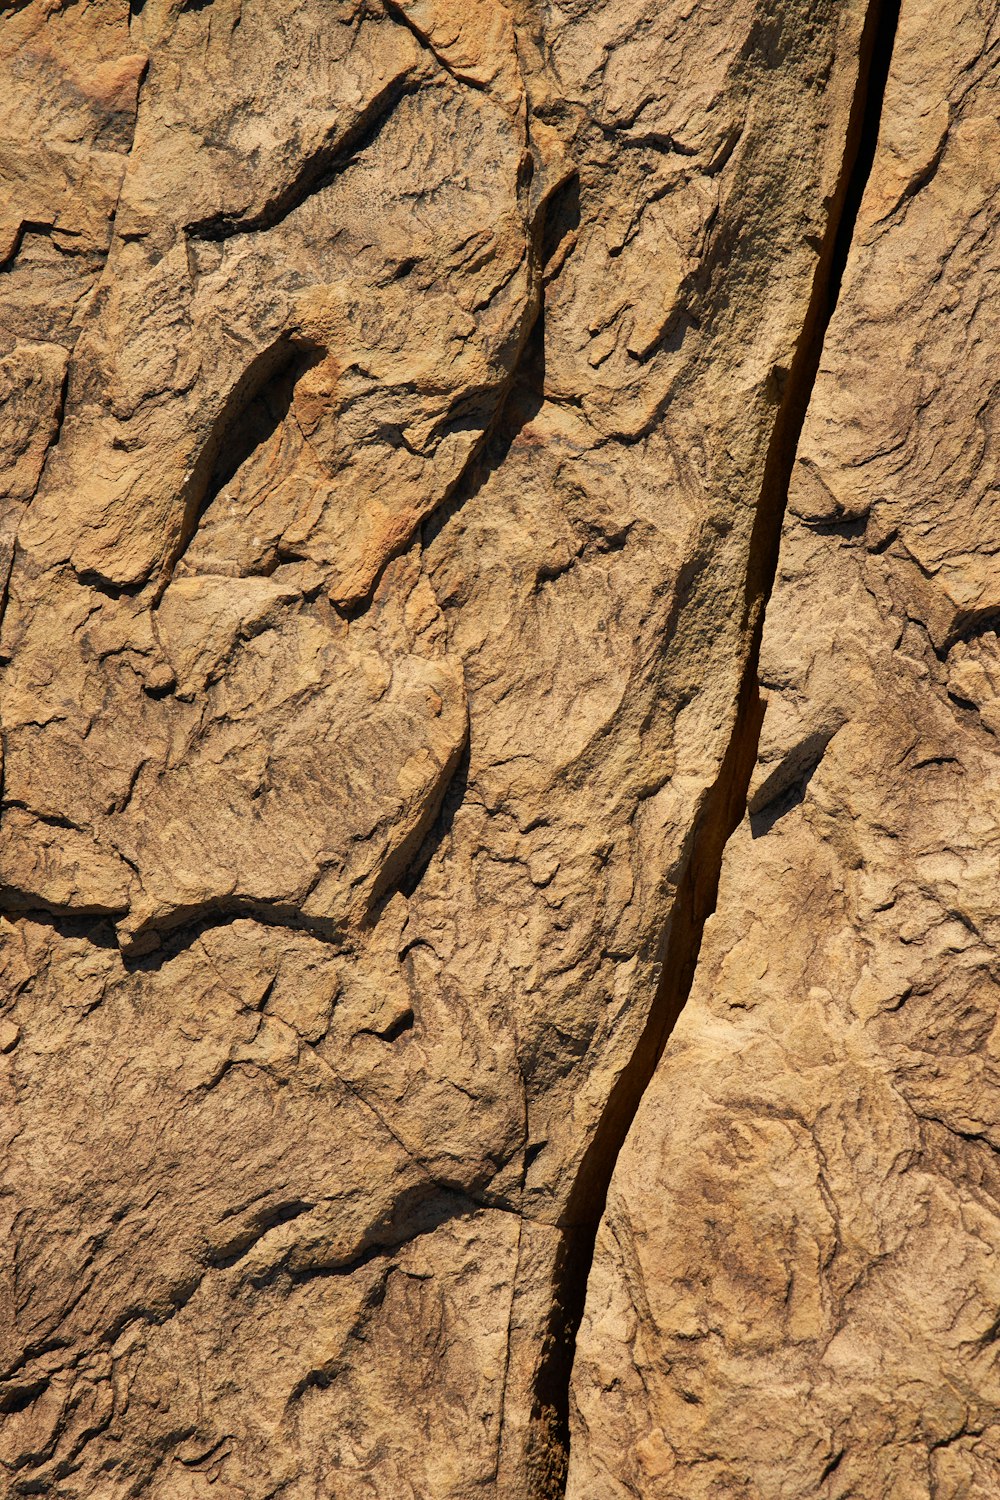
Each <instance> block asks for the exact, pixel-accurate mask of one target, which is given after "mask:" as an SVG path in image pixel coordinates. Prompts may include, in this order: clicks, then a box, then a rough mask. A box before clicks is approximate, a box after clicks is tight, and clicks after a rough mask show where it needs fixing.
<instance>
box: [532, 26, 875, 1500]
mask: <svg viewBox="0 0 1000 1500" xmlns="http://www.w3.org/2000/svg"><path fill="white" fill-rule="evenodd" d="M899 5H900V0H871V4H870V5H869V8H868V12H867V15H866V18H865V23H864V30H863V33H862V38H861V47H860V65H859V69H858V81H857V86H856V90H855V95H854V99H853V102H852V106H851V113H850V117H849V121H848V126H847V131H846V136H845V147H844V155H843V160H842V165H841V172H840V179H839V182H838V185H837V191H836V193H835V195H834V197H833V200H832V202H831V206H830V215H829V219H828V221H827V229H826V233H825V235H824V240H823V246H822V250H821V253H820V257H819V260H818V263H817V267H816V272H815V276H814V280H813V286H812V291H811V294H810V299H809V305H808V308H807V311H806V316H805V319H804V322H803V325H802V330H801V333H800V335H799V339H798V343H797V346H796V351H795V356H794V359H793V361H792V367H791V370H790V372H789V375H788V379H787V382H786V384H785V388H784V392H783V394H782V399H781V405H780V407H779V410H778V414H777V417H776V420H775V425H774V429H773V432H772V436H771V441H770V445H769V448H768V453H767V458H766V462H765V466H764V474H763V479H762V484H761V491H760V496H759V500H758V504H757V509H756V514H755V519H754V526H753V531H752V534H751V539H750V549H749V556H748V562H747V573H746V583H745V593H744V611H745V614H744V619H745V622H746V623H750V622H753V633H752V637H751V646H750V651H749V654H748V659H747V663H746V667H745V670H744V674H743V679H742V682H741V685H740V689H739V694H738V698H737V707H736V715H735V721H734V728H733V733H732V736H731V739H730V743H729V746H728V749H727V751H726V754H725V757H724V759H723V762H722V766H721V768H720V771H719V775H718V778H717V780H716V781H715V783H714V785H713V786H712V787H711V789H710V790H709V792H708V793H707V795H706V796H705V798H704V799H703V802H702V805H701V808H700V809H699V812H698V815H697V818H696V821H695V824H694V827H693V829H692V832H691V835H690V837H689V839H688V843H687V848H686V850H685V854H684V860H683V865H682V871H683V873H682V875H681V878H680V881H679V883H678V888H677V894H676V897H675V901H674V906H673V909H672V912H671V916H670V920H669V925H668V930H667V932H666V933H665V934H664V940H663V946H662V949H661V952H662V958H663V962H662V969H661V974H662V978H661V982H660V987H659V989H658V992H657V994H656V995H655V997H654V999H653V1002H652V1004H651V1007H650V1011H649V1015H648V1018H647V1021H646V1025H645V1027H644V1029H643V1032H642V1035H641V1037H640V1039H639V1042H638V1044H637V1046H636V1049H635V1051H634V1053H633V1055H632V1057H631V1058H630V1060H629V1062H628V1064H627V1065H626V1067H625V1069H624V1071H623V1072H622V1074H621V1076H620V1077H619V1079H618V1081H617V1083H616V1084H615V1087H614V1088H613V1089H612V1091H611V1094H610V1096H609V1099H608V1103H607V1105H606V1107H605V1110H604V1113H603V1115H602V1117H601V1121H600V1124H599V1126H598V1129H597V1132H596V1134H595V1137H594V1140H593V1142H592V1143H591V1146H590V1148H589V1149H588V1151H587V1153H586V1155H585V1157H584V1159H583V1162H582V1164H581V1168H580V1172H579V1174H578V1176H577V1179H576V1182H575V1184H574V1187H573V1191H572V1193H571V1194H570V1199H569V1203H568V1205H567V1210H566V1215H565V1220H564V1240H563V1244H562V1249H561V1253H560V1258H559V1263H558V1265H557V1267H556V1271H555V1274H554V1286H553V1299H552V1310H551V1314H550V1321H549V1327H548V1329H547V1330H546V1338H545V1348H544V1350H543V1354H542V1358H541V1361H540V1365H539V1372H538V1376H537V1378H536V1383H535V1398H534V1407H533V1411H532V1414H531V1416H532V1425H533V1428H534V1431H535V1433H536V1435H537V1444H538V1450H539V1462H538V1465H537V1468H536V1470H535V1472H534V1473H533V1474H532V1475H531V1476H530V1477H529V1485H530V1489H529V1493H530V1495H531V1497H532V1500H555V1497H558V1496H560V1495H562V1494H564V1493H565V1485H566V1477H567V1471H568V1459H569V1393H570V1381H571V1376H572V1368H573V1358H574V1354H575V1351H576V1337H577V1332H578V1329H579V1326H580V1322H581V1319H582V1317H583V1311H584V1304H585V1301H586V1293H587V1283H588V1280H589V1277H590V1269H591V1265H592V1263H593V1257H594V1246H595V1241H596V1237H597V1230H598V1227H599V1224H600V1221H601V1218H602V1216H603V1213H604V1208H605V1204H606V1201H607V1194H608V1188H609V1186H610V1182H611V1176H612V1172H613V1171H614V1167H615V1163H616V1162H617V1160H618V1156H619V1154H620V1152H621V1149H622V1147H623V1146H624V1144H625V1140H626V1138H627V1136H628V1133H629V1129H630V1127H631V1124H632V1121H633V1120H634V1118H635V1115H636V1113H637V1111H638V1109H639V1105H640V1103H641V1102H642V1099H643V1096H644V1094H645V1092H646V1089H647V1087H648V1086H649V1083H650V1082H651V1080H652V1078H653V1074H654V1072H655V1070H656V1066H657V1064H658V1062H659V1060H660V1057H661V1056H662V1054H663V1049H664V1047H665V1046H666V1043H667V1041H668V1039H669V1037H670V1034H671V1032H672V1030H673V1027H674V1025H675V1024H676V1021H677V1018H678V1016H679V1015H680V1013H681V1011H682V1010H683V1008H684V1005H685V1003H686V1001H687V998H688V996H689V994H690V991H691V987H692V984H693V981H694V975H695V970H696V966H697V962H698V954H699V950H700V947H701V938H702V933H703V931H704V926H705V922H706V921H707V920H708V918H709V916H711V914H712V912H713V911H714V909H715V902H716V897H717V894H718V886H719V877H720V873H721V868H722V859H723V854H724V852H725V848H726V845H727V843H728V842H729V839H730V838H731V836H732V834H733V833H734V831H735V829H736V827H737V826H738V824H739V822H740V820H741V818H742V816H743V812H744V809H745V806H746V797H747V791H748V788H749V784H750V776H751V773H752V771H753V767H754V763H755V761H756V757H757V747H758V741H759V736H760V727H761V722H762V719H763V707H762V703H761V698H760V692H759V684H758V663H759V655H760V643H761V638H762V634H763V626H764V611H765V607H766V604H767V601H768V599H769V597H770V594H771V590H772V587H773V584H774V579H775V575H776V572H777V565H778V552H779V547H780V542H781V530H782V523H783V520H784V514H785V506H786V501H787V496H788V487H789V483H790V481H791V476H792V469H793V466H794V462H795V455H796V450H797V448H798V443H799V437H800V435H801V432H802V426H803V423H804V421H805V416H806V412H807V410H808V407H809V403H810V400H811V398H812V391H813V386H814V383H815V380H816V374H817V371H818V369H819V362H820V357H821V354H822V350H823V341H824V338H825V335H826V330H827V327H828V326H829V322H830V319H831V317H832V315H833V312H834V309H835V307H836V304H837V298H838V295H839V292H840V287H841V282H842V279H843V275H844V271H845V268H846V265H847V259H848V254H849V252H850V248H851V244H852V240H853V236H854V231H855V226H856V222H857V215H858V210H859V208H860V206H861V199H862V196H863V194H864V190H865V186H866V184H867V181H868V177H869V174H870V172H871V168H872V163H873V161H874V157H875V148H876V144H877V140H878V127H879V121H880V119H881V114H882V105H883V99H884V94H885V87H886V82H887V80H888V74H889V65H890V62H891V58H892V48H893V42H894V39H895V34H896V28H897V24H898V18H899ZM560 1451H561V1461H560V1460H559V1457H558V1455H559V1454H560ZM554 1455H555V1458H554ZM530 1461H531V1459H530V1456H529V1462H530Z"/></svg>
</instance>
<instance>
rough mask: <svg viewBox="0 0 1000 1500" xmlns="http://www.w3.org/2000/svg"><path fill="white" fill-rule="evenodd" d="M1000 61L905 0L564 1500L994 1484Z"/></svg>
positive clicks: (621, 1184)
mask: <svg viewBox="0 0 1000 1500" xmlns="http://www.w3.org/2000/svg"><path fill="white" fill-rule="evenodd" d="M998 41H1000V33H998V31H997V17H996V15H995V13H994V12H993V11H991V10H989V8H987V7H983V6H979V5H976V4H967V3H964V0H952V3H946V4H944V5H930V4H926V3H923V0H903V4H902V9H901V15H900V19H899V27H898V33H897V37H896V43H895V48H894V52H893V58H892V66H891V71H890V75H889V80H888V86H887V90H886V95H885V102H884V109H883V115H882V125H881V132H880V136H879V141H878V148H877V152H876V155H875V160H874V166H873V170H872V173H871V176H870V179H869V183H868V189H867V192H866V195H865V198H864V201H863V204H862V208H861V213H860V217H859V220H858V224H857V228H856V232H855V235H854V242H853V246H852V250H851V254H850V257H849V261H848V266H847V270H846V274H845V277H844V282H843V287H842V291H841V295H840V299H839V303H838V307H837V311H836V313H835V316H834V318H833V320H832V322H831V325H830V328H829V332H828V335H827V339H826V345H825V350H824V354H823V359H822V365H821V369H820V372H819V376H818V379H817V382H816V386H815V390H814V394H813V398H812V403H811V406H810V410H809V413H808V416H807V419H806V423H805V427H804V431H803V434H802V441H801V444H800V449H799V457H798V462H797V466H796V469H795V473H794V477H793V482H792V486H791V491H790V497H789V510H788V514H787V517H786V522H785V526H784V533H783V537H782V544H781V559H780V566H779V570H778V577H777V583H776V587H775V591H774V595H773V597H772V599H771V601H770V603H769V605H768V611H767V623H766V628H765V632H764V641H763V651H762V659H761V673H760V675H761V681H762V684H763V687H764V689H765V692H766V697H767V708H766V714H765V718H764V725H763V731H762V735H761V744H760V754H759V759H758V764H757V768H756V770H755V772H754V775H753V779H752V782H751V787H750V799H749V814H748V816H747V818H746V820H745V821H744V822H743V824H742V826H741V828H740V829H739V831H738V832H737V834H736V835H735V836H734V838H733V840H732V842H731V844H730V846H729V849H728V850H727V853H726V857H725V862H724V866H723V873H722V881H721V888H720V892H719V900H718V909H717V913H716V915H715V916H714V917H713V918H712V919H711V921H710V922H709V923H708V925H707V927H706V931H705V939H704V945H703V948H702V953H701V959H700V963H699V967H698V973H697V977H696V980H695V984H694V988H693V991H692V994H691V998H690V1001H689V1003H688V1005H687V1008H686V1009H685V1010H684V1012H683V1014H682V1016H681V1018H680V1020H679V1022H678V1025H677V1027H676V1030H675V1031H674V1034H673V1036H672V1037H671V1040H670V1043H669V1045H668V1048H667V1051H666V1053H665V1055H664V1059H663V1062H662V1063H661V1066H660V1069H659V1071H658V1073H657V1075H656V1078H655V1080H654V1082H653V1084H652V1086H651V1088H650V1090H649V1092H648V1093H647V1095H646V1097H645V1098H644V1100H643V1103H642V1106H641V1108H640V1110H639V1112H638V1115H637V1118H636V1121H635V1124H634V1127H633V1130H632V1133H631V1135H630V1137H629V1140H628V1143H627V1146H626V1148H625V1150H624V1151H623V1153H622V1155H621V1156H620V1158H619V1160H618V1164H617V1167H616V1171H615V1175H614V1179H613V1182H612V1187H611V1191H610V1195H609V1201H608V1207H607V1212H606V1214H605V1217H604V1220H603V1223H602V1227H601V1230H600V1233H599V1236H598V1242H597V1251H596V1255H595V1261H594V1267H593V1272H592V1275H591V1278H590V1284H589V1288H588V1297H587V1311H586V1315H585V1319H584V1323H583V1326H582V1329H581V1334H580V1340H579V1344H578V1351H577V1364H576V1368H575V1372H574V1385H573V1389H574V1416H573V1441H572V1448H571V1452H572V1465H571V1473H570V1479H569V1487H568V1493H569V1494H570V1495H571V1496H574V1497H576V1500H583V1497H587V1500H590V1497H611V1496H614V1497H624V1496H640V1495H641V1496H643V1497H649V1500H653V1497H663V1500H666V1497H670V1500H673V1497H678V1500H679V1497H682V1496H683V1497H685V1500H687V1497H691V1500H699V1497H706V1500H707V1497H709V1496H712V1497H715V1496H727V1497H728V1496H736V1495H739V1496H741V1497H742V1496H745V1497H747V1500H751V1497H752V1500H778V1497H779V1496H780V1497H781V1500H792V1497H800V1496H801V1497H805V1496H813V1495H823V1496H829V1497H831V1500H833V1497H840V1500H846V1497H848V1496H864V1497H866V1500H890V1497H891V1500H902V1497H905V1500H918V1497H919V1500H930V1497H935V1500H945V1497H948V1500H957V1497H959V1496H962V1497H984V1500H985V1497H986V1496H991V1495H994V1494H996V1493H997V1490H998V1485H1000V1446H998V1434H1000V1382H998V1378H997V1366H996V1336H997V1309H998V1306H1000V1281H998V1276H997V1268H998V1264H1000V1259H998V1250H1000V1178H998V1174H997V1150H998V1147H1000V1133H998V1132H1000V1115H998V1098H1000V1096H998V1092H997V1084H998V1073H997V1058H998V1035H997V999H998V990H997V981H998V976H997V962H996V954H997V943H998V940H1000V929H998V925H997V923H998V908H997V900H996V891H997V868H998V866H997V857H998V849H1000V781H998V776H997V732H998V729H1000V722H998V720H997V698H996V691H997V689H996V686H995V684H996V681H997V676H996V672H997V659H998V647H997V637H996V628H997V623H998V619H1000V614H998V611H1000V594H998V582H997V571H996V553H997V548H998V545H1000V531H998V522H997V514H998V513H997V500H998V494H997V460H998V447H997V437H996V431H995V429H996V414H997V395H998V382H997V364H996V358H995V328H996V318H995V306H996V293H997V283H998V276H1000V257H998V252H997V214H998V209H997V204H998V201H1000V200H998V189H1000V179H998V163H1000V152H998V143H1000V136H998V104H1000V73H998V69H997V46H998Z"/></svg>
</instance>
